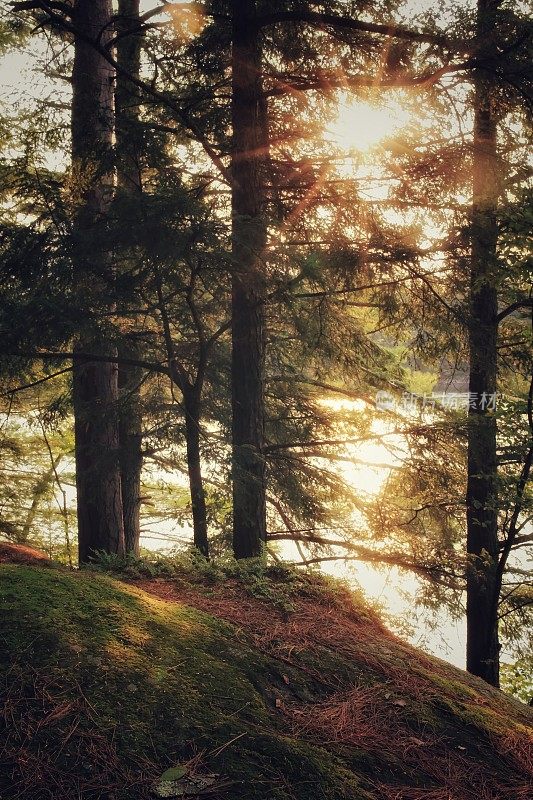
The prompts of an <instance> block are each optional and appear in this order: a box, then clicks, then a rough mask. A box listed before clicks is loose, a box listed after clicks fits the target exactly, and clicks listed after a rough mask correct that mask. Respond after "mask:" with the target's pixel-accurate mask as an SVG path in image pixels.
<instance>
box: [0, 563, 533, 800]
mask: <svg viewBox="0 0 533 800" xmlns="http://www.w3.org/2000/svg"><path fill="white" fill-rule="evenodd" d="M2 554H3V555H2ZM23 555H24V557H27V558H30V557H35V558H37V556H35V554H33V555H32V554H30V553H26V554H19V556H20V558H19V556H17V555H16V554H15V555H14V557H13V560H20V559H21V558H22V557H23ZM8 560H9V556H8V555H6V553H5V550H2V548H0V561H3V562H4V563H0V609H1V614H2V630H1V635H0V671H1V684H0V694H1V698H0V702H1V716H0V722H1V726H2V728H3V730H2V739H1V741H0V797H1V798H2V800H15V798H17V800H18V798H20V799H21V800H30V799H31V800H45V798H52V800H74V799H75V798H76V799H78V798H82V800H137V799H139V800H141V799H144V798H150V797H156V796H157V794H155V793H154V791H155V790H156V789H157V791H158V792H159V796H169V797H180V798H185V797H188V798H201V797H209V798H212V800H217V798H220V800H224V799H225V798H226V800H240V799H241V798H242V800H244V798H246V799H247V800H248V799H249V800H267V799H268V800H531V798H532V797H533V792H532V786H533V712H532V710H531V709H529V708H528V707H527V706H524V705H522V704H520V703H518V702H517V701H515V700H514V699H512V698H510V697H507V696H506V695H504V694H503V693H501V692H498V691H497V690H495V689H492V688H491V687H489V686H487V685H486V684H484V683H483V682H482V681H480V680H478V679H476V678H474V677H472V676H470V675H467V674H466V673H464V672H462V671H461V670H459V669H456V668H454V667H452V666H450V665H449V664H446V663H445V662H443V661H440V660H438V659H435V658H432V657H430V656H428V655H426V654H424V653H422V652H421V651H420V650H417V649H416V648H413V647H411V646H410V645H408V644H406V643H404V642H403V641H401V640H400V639H398V638H397V637H395V636H394V635H392V634H391V633H390V632H389V631H388V630H387V629H386V628H385V627H384V626H383V624H382V623H381V622H380V620H379V619H378V618H377V617H376V615H375V614H374V613H373V612H371V611H369V610H368V609H367V608H366V607H365V606H364V605H363V604H362V603H361V602H360V601H359V600H358V599H357V597H356V596H354V595H353V594H351V593H350V592H349V591H348V590H347V589H346V588H343V587H342V586H340V585H337V584H334V583H332V582H331V581H326V580H323V579H321V578H320V577H319V576H307V575H304V574H302V573H295V572H294V571H290V570H287V569H284V568H283V567H272V568H270V569H268V570H265V569H264V568H260V567H259V566H257V565H256V566H253V565H251V566H250V567H247V568H244V569H243V568H236V567H231V568H226V569H220V568H215V567H209V568H206V569H203V570H199V571H198V572H195V571H194V570H192V569H189V570H185V569H184V570H182V571H181V572H180V571H179V570H177V571H176V574H173V575H172V576H165V577H148V576H146V575H138V574H135V573H134V572H133V573H132V571H130V573H129V575H126V576H125V575H110V574H103V573H102V572H101V571H93V570H83V571H81V572H72V571H68V570H66V569H63V568H59V567H57V566H54V565H52V564H47V563H46V562H45V561H38V564H39V565H37V564H36V563H35V562H34V563H32V564H28V563H5V562H6V561H8ZM166 770H169V771H168V772H167V773H166V775H163V773H164V772H165V771H166ZM162 778H164V780H161V779H162Z"/></svg>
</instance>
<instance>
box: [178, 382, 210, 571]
mask: <svg viewBox="0 0 533 800" xmlns="http://www.w3.org/2000/svg"><path fill="white" fill-rule="evenodd" d="M184 406H185V436H186V444H187V471H188V474H189V487H190V491H191V505H192V519H193V531H194V546H195V547H196V548H197V549H198V550H199V551H200V552H201V553H202V554H203V555H204V556H205V557H206V558H208V557H209V542H208V538H207V507H206V501H205V490H204V484H203V477H202V464H201V458H200V414H201V404H200V396H199V392H198V391H197V390H196V389H190V390H186V391H185V392H184Z"/></svg>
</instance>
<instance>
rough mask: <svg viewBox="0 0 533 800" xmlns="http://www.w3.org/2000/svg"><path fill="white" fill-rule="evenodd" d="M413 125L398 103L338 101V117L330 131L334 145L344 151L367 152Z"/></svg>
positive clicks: (408, 115)
mask: <svg viewBox="0 0 533 800" xmlns="http://www.w3.org/2000/svg"><path fill="white" fill-rule="evenodd" d="M410 122H411V115H410V114H409V113H407V112H406V111H405V109H403V108H402V106H401V105H400V101H399V100H393V99H392V98H391V99H390V100H389V102H388V103H387V105H380V106H378V105H374V104H372V103H369V102H367V101H364V100H355V101H354V100H349V99H346V98H340V99H339V109H338V115H337V118H336V119H335V121H334V122H333V124H332V125H331V127H330V129H329V134H330V137H331V141H332V142H333V143H334V144H336V145H337V146H338V147H341V148H342V149H343V150H347V151H351V150H357V151H362V152H364V151H365V150H369V149H370V148H372V147H374V146H375V145H377V144H379V143H380V142H381V141H383V140H384V139H387V138H390V137H391V136H394V135H395V134H396V133H398V132H399V131H400V130H401V129H402V128H403V127H405V126H406V125H407V124H409V123H410Z"/></svg>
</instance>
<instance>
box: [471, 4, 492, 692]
mask: <svg viewBox="0 0 533 800" xmlns="http://www.w3.org/2000/svg"><path fill="white" fill-rule="evenodd" d="M498 5H499V2H498V0H478V41H479V42H480V43H481V47H482V48H483V50H485V49H486V48H490V47H491V40H492V34H493V31H494V25H495V19H494V15H495V11H496V9H497V7H498ZM498 195H499V180H498V160H497V152H496V119H495V114H494V109H493V103H492V99H491V87H490V82H489V80H488V78H487V75H486V74H485V73H480V72H477V73H476V74H475V119H474V147H473V207H472V255H471V287H470V318H469V345H470V381H469V391H470V392H471V394H470V397H471V400H472V402H471V403H470V411H469V425H468V485H467V609H466V614H467V653H466V658H467V670H468V671H469V672H471V673H473V674H474V675H478V676H479V677H481V678H483V679H484V680H486V681H487V682H488V683H490V684H492V685H494V686H498V685H499V641H498V616H497V603H496V602H495V599H496V594H497V593H498V592H499V589H500V587H499V582H498V578H497V565H498V558H499V543H498V509H497V478H498V467H497V457H496V432H497V431H496V419H495V416H494V413H493V412H491V411H490V409H489V408H487V405H488V404H487V398H489V397H490V396H495V394H496V389H497V333H498V323H497V313H498V303H497V289H496V287H497V274H496V272H497V265H496V245H497V241H498V228H497V220H496V211H497V204H498Z"/></svg>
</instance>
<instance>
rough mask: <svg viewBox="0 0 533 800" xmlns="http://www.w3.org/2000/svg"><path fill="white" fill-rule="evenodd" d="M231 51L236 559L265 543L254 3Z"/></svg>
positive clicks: (240, 4) (260, 153) (261, 111)
mask: <svg viewBox="0 0 533 800" xmlns="http://www.w3.org/2000/svg"><path fill="white" fill-rule="evenodd" d="M232 6H233V47H232V126H233V143H232V163H231V174H232V182H233V187H232V214H233V223H232V257H233V275H232V446H233V451H232V479H233V550H234V554H235V556H236V558H250V557H255V556H259V555H261V553H262V552H263V548H264V544H265V542H266V494H265V458H264V451H263V448H264V371H265V309H264V300H265V294H266V291H265V285H266V281H265V276H264V268H263V255H264V250H265V245H266V235H267V231H266V220H265V213H264V212H265V190H264V185H263V174H262V173H263V163H264V160H265V158H266V157H267V146H268V144H267V138H268V137H267V134H266V113H265V99H264V95H263V91H262V83H261V49H260V43H259V36H258V33H257V30H256V28H255V27H254V25H253V24H251V22H252V20H253V18H254V17H255V12H256V7H255V2H250V1H249V0H233V3H232Z"/></svg>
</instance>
